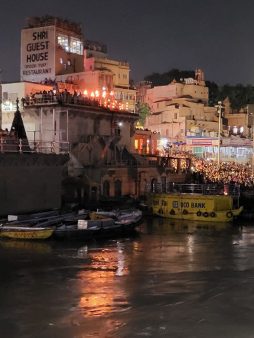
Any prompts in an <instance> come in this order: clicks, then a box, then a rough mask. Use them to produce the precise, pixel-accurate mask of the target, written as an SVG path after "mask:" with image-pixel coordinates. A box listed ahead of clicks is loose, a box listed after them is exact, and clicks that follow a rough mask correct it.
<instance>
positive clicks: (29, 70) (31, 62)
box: [20, 16, 83, 82]
mask: <svg viewBox="0 0 254 338" xmlns="http://www.w3.org/2000/svg"><path fill="white" fill-rule="evenodd" d="M82 70H83V35H82V32H81V27H80V25H78V24H75V23H73V22H70V21H67V20H63V19H60V18H56V17H51V16H45V17H41V18H37V17H31V18H29V19H28V21H27V26H26V27H25V28H24V29H22V31H21V68H20V79H21V81H32V82H47V81H54V80H55V77H56V75H60V74H68V73H73V72H81V71H82Z"/></svg>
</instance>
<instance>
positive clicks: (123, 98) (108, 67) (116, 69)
mask: <svg viewBox="0 0 254 338" xmlns="http://www.w3.org/2000/svg"><path fill="white" fill-rule="evenodd" d="M129 73H130V66H129V64H128V63H127V62H123V61H117V60H113V59H111V58H108V56H107V47H106V46H105V45H102V44H100V43H98V42H93V41H86V42H85V49H84V71H83V72H80V73H77V72H76V73H72V74H68V75H64V76H63V75H62V76H57V77H56V79H57V81H60V82H68V83H74V84H75V85H78V87H79V90H80V91H81V92H82V93H83V92H87V94H88V95H91V94H94V95H96V93H97V95H98V96H100V95H106V93H111V95H112V96H113V97H114V98H115V100H116V101H117V104H118V106H119V109H122V110H126V111H132V112H134V111H135V104H136V90H135V89H134V88H132V87H131V86H130V79H129ZM103 93H104V94H103Z"/></svg>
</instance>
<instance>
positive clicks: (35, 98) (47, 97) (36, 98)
mask: <svg viewBox="0 0 254 338" xmlns="http://www.w3.org/2000/svg"><path fill="white" fill-rule="evenodd" d="M21 101H22V105H23V106H24V107H25V106H29V105H33V104H41V103H58V104H63V103H69V104H78V105H87V106H97V107H98V106H99V105H100V104H99V101H98V100H97V99H91V98H88V97H86V96H85V95H82V94H81V93H77V92H75V91H74V93H70V92H69V91H67V90H64V91H62V92H56V91H54V90H49V91H46V90H43V91H40V92H37V93H31V95H30V96H28V95H27V96H26V97H24V98H22V99H21Z"/></svg>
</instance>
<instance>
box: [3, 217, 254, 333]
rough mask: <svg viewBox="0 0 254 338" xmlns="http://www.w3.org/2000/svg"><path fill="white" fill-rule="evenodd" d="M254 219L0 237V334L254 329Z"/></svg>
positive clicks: (150, 222) (153, 223)
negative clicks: (58, 238) (89, 234)
mask: <svg viewBox="0 0 254 338" xmlns="http://www.w3.org/2000/svg"><path fill="white" fill-rule="evenodd" d="M253 310H254V224H253V225H251V224H244V223H243V224H241V225H239V224H234V225H233V226H232V225H227V226H225V225H216V224H212V225H209V224H205V223H203V224H197V223H196V224H195V223H193V224H190V223H189V224H188V223H183V222H177V221H170V220H162V219H158V218H148V219H146V220H145V221H144V223H143V224H142V225H141V226H140V228H139V229H138V234H137V235H135V236H131V237H129V238H123V239H115V240H109V241H105V242H100V243H89V244H85V243H82V242H54V241H47V242H40V243H34V242H18V241H1V242H0V337H1V338H5V337H6V338H14V337H15V338H16V337H19V338H23V337H26V338H27V337H33V338H41V337H43V338H44V337H47V338H48V337H49V338H51V337H52V338H53V337H54V338H58V337H61V338H81V337H85V338H86V337H103V338H104V337H109V338H110V337H119V338H120V337H126V338H127V337H128V338H129V337H130V338H132V337H197V338H199V337H200V338H201V337H202V338H204V337H208V338H209V337H213V338H214V337H217V338H218V337H219V338H220V337H223V338H226V337H230V338H234V337H235V338H243V337H244V338H245V337H246V338H247V337H249V338H251V337H254V318H253V312H252V311H253Z"/></svg>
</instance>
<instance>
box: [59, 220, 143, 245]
mask: <svg viewBox="0 0 254 338" xmlns="http://www.w3.org/2000/svg"><path fill="white" fill-rule="evenodd" d="M100 216H101V215H100ZM101 217H102V216H101ZM140 219H141V218H139V219H137V220H136V221H134V220H132V221H130V220H127V219H126V218H125V219H124V218H122V219H119V220H115V219H113V218H105V216H104V218H99V219H90V220H79V221H78V222H77V223H75V224H72V225H68V224H64V225H62V226H59V227H56V228H55V230H54V233H53V237H54V238H62V239H79V240H92V239H95V240H97V239H106V238H114V237H121V236H126V235H128V234H131V233H133V232H134V231H135V228H136V227H137V225H138V224H139V223H138V222H139V221H140Z"/></svg>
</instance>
